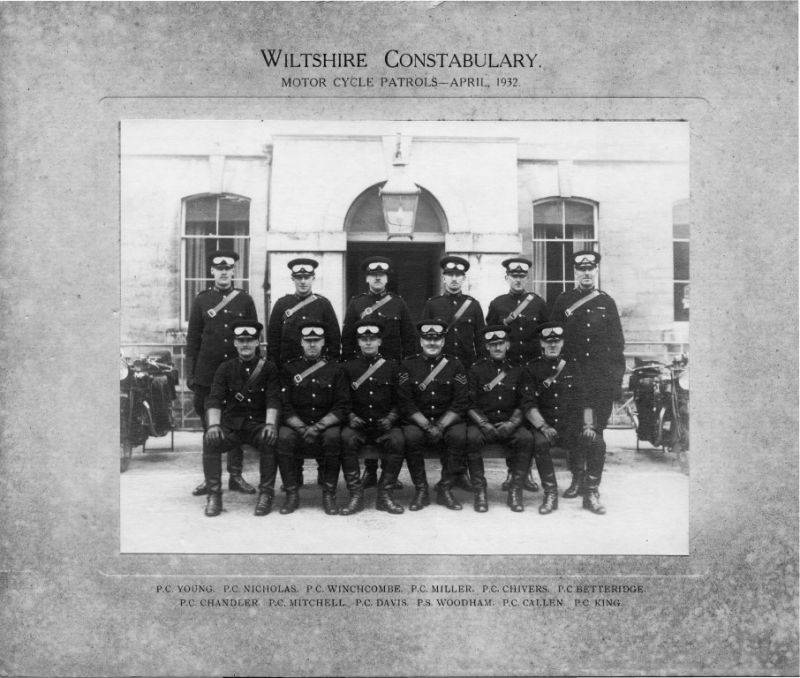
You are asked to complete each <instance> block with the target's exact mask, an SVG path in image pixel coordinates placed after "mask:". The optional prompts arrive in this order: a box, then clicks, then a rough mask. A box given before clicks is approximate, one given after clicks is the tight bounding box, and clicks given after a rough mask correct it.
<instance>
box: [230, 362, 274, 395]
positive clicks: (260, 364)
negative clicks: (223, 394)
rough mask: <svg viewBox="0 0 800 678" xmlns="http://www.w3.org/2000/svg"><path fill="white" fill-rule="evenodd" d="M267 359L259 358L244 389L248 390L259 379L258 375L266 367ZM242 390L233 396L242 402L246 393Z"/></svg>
mask: <svg viewBox="0 0 800 678" xmlns="http://www.w3.org/2000/svg"><path fill="white" fill-rule="evenodd" d="M266 362H267V361H266V360H265V359H264V358H259V359H258V364H257V365H256V367H255V369H254V370H253V371H252V372H251V373H250V378H249V379H248V380H247V382H246V383H245V385H244V386H242V391H246V390H247V389H248V388H250V387H251V386H252V385H253V384H255V383H256V379H258V375H259V374H261V370H263V369H264V364H265V363H266ZM242 391H237V392H236V393H235V394H234V395H233V397H234V398H236V400H238V401H239V402H242V401H243V400H244V399H245V395H244V393H242Z"/></svg>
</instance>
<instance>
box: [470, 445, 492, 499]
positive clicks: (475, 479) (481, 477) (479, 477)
mask: <svg viewBox="0 0 800 678" xmlns="http://www.w3.org/2000/svg"><path fill="white" fill-rule="evenodd" d="M467 469H468V470H469V477H470V481H471V482H472V491H473V493H474V495H475V496H474V500H473V506H474V508H475V510H476V511H477V512H478V513H486V512H487V511H488V510H489V500H488V498H487V496H486V474H485V471H484V466H483V457H482V456H481V454H480V452H478V453H477V454H470V455H468V456H467Z"/></svg>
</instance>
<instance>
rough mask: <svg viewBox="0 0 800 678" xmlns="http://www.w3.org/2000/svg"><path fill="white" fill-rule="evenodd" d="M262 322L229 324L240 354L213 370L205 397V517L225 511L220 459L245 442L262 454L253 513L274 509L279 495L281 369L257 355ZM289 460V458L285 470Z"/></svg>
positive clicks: (284, 466)
mask: <svg viewBox="0 0 800 678" xmlns="http://www.w3.org/2000/svg"><path fill="white" fill-rule="evenodd" d="M263 328H264V326H263V325H262V324H261V323H260V322H258V321H255V320H235V321H234V322H233V323H231V330H232V333H233V337H234V339H233V344H234V346H235V348H236V352H237V353H238V357H236V358H232V359H231V360H226V361H225V362H224V363H222V364H221V365H220V366H219V368H218V369H217V371H216V373H215V374H214V383H213V384H212V385H211V393H210V394H209V396H208V398H206V407H207V409H206V421H207V422H208V429H207V430H206V433H205V436H204V438H203V472H204V474H205V478H206V487H207V488H208V492H207V494H208V499H207V502H206V511H205V513H206V515H207V516H209V517H213V516H218V515H219V514H220V512H221V511H222V479H221V475H222V461H221V458H220V456H221V455H222V454H224V453H225V452H226V451H227V452H228V453H229V454H230V452H229V451H230V450H232V449H239V448H240V447H241V445H242V444H243V443H248V444H250V445H253V446H254V447H256V448H257V449H258V450H259V452H260V462H259V468H260V482H259V484H258V492H259V494H258V501H257V503H256V509H255V514H256V515H257V516H265V515H267V514H268V513H269V512H270V510H271V509H272V501H273V497H274V493H275V489H274V488H275V473H276V458H275V448H274V445H275V442H276V440H277V424H278V412H279V409H280V405H281V400H280V393H281V385H280V379H279V377H278V368H277V367H275V365H274V364H273V363H272V362H270V361H269V360H266V359H265V358H262V357H261V356H260V355H259V348H258V338H259V334H260V332H261V330H262V329H263ZM287 465H288V466H289V468H291V465H289V464H288V459H285V460H284V461H283V463H282V465H281V469H282V472H283V469H284V468H286V466H287Z"/></svg>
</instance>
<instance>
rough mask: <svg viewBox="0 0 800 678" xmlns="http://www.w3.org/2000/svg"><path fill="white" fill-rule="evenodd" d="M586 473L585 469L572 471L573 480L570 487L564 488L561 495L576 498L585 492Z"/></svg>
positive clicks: (566, 497) (565, 497)
mask: <svg viewBox="0 0 800 678" xmlns="http://www.w3.org/2000/svg"><path fill="white" fill-rule="evenodd" d="M584 475H585V474H584V472H583V471H573V472H572V482H571V483H570V484H569V487H568V488H567V489H566V490H564V494H562V495H561V496H562V497H564V499H574V498H575V497H577V496H578V495H580V494H583V491H584V489H583V478H584Z"/></svg>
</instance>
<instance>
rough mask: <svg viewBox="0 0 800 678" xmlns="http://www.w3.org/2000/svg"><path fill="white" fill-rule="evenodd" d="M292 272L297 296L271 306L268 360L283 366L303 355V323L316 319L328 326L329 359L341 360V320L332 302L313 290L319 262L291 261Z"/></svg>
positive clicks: (281, 300)
mask: <svg viewBox="0 0 800 678" xmlns="http://www.w3.org/2000/svg"><path fill="white" fill-rule="evenodd" d="M287 266H288V267H289V270H290V271H291V276H292V283H293V284H294V294H287V295H285V296H283V297H281V298H280V299H278V300H277V301H276V302H275V304H274V305H273V307H272V312H271V313H270V316H269V325H268V327H267V357H268V358H269V359H270V360H271V361H272V362H274V363H275V364H276V365H282V364H284V363H286V362H289V361H290V360H294V359H295V358H299V357H300V356H301V355H303V349H302V348H301V347H300V329H299V328H300V323H303V322H305V321H306V320H317V321H319V322H321V323H324V324H325V349H326V353H327V356H328V358H330V359H331V360H338V359H339V342H340V340H341V336H340V333H339V321H338V319H337V318H336V312H335V311H334V310H333V306H332V305H331V302H330V301H328V299H326V298H325V297H323V296H322V295H321V294H317V293H316V292H314V291H313V290H312V286H313V284H314V277H315V271H316V270H317V267H318V266H319V262H318V261H317V260H316V259H309V258H299V259H292V260H291V261H290V262H289V263H288V264H287Z"/></svg>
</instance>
